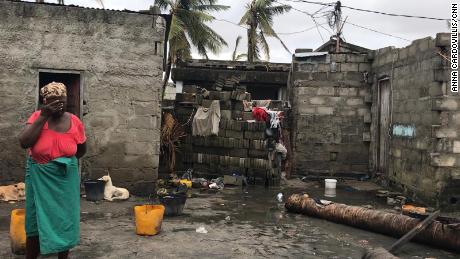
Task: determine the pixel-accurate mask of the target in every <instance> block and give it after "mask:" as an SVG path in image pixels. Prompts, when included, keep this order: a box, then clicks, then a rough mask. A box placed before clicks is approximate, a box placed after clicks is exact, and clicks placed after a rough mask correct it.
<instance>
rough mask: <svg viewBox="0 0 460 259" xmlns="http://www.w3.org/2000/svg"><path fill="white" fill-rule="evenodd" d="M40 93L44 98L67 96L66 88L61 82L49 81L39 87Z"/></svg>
mask: <svg viewBox="0 0 460 259" xmlns="http://www.w3.org/2000/svg"><path fill="white" fill-rule="evenodd" d="M40 95H41V96H42V97H43V98H45V99H47V98H50V97H61V96H67V90H66V87H65V85H64V84H63V83H57V82H51V83H49V84H47V85H45V86H44V87H42V89H40Z"/></svg>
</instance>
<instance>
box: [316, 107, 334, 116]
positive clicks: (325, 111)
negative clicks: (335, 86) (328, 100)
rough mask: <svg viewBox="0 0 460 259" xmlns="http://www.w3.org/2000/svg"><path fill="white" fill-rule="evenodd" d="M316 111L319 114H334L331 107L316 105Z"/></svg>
mask: <svg viewBox="0 0 460 259" xmlns="http://www.w3.org/2000/svg"><path fill="white" fill-rule="evenodd" d="M317 113H318V114H320V115H332V114H334V108H333V107H317Z"/></svg>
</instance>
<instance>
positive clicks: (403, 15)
mask: <svg viewBox="0 0 460 259" xmlns="http://www.w3.org/2000/svg"><path fill="white" fill-rule="evenodd" d="M284 1H288V2H297V3H307V4H317V5H323V6H334V5H335V3H322V2H312V1H306V0H284ZM341 7H342V8H348V9H351V10H355V11H360V12H367V13H375V14H382V15H388V16H393V17H406V18H418V19H428V20H436V21H446V20H449V19H442V18H436V17H427V16H417V15H408V14H395V13H387V12H380V11H375V10H367V9H361V8H356V7H351V6H345V5H342V6H341Z"/></svg>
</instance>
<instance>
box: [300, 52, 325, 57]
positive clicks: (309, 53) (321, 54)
mask: <svg viewBox="0 0 460 259" xmlns="http://www.w3.org/2000/svg"><path fill="white" fill-rule="evenodd" d="M327 54H328V52H301V53H294V57H296V58H306V57H318V56H324V55H327Z"/></svg>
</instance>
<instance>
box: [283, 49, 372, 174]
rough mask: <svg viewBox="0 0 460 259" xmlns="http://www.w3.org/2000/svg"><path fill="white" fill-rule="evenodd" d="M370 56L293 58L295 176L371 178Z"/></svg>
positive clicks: (346, 55) (290, 92) (292, 97)
mask: <svg viewBox="0 0 460 259" xmlns="http://www.w3.org/2000/svg"><path fill="white" fill-rule="evenodd" d="M369 72H370V64H369V61H368V56H367V54H330V55H327V56H326V57H325V58H324V59H323V60H321V61H318V59H317V58H316V59H313V58H312V59H309V58H306V59H305V58H303V59H296V58H295V59H294V60H293V71H292V74H291V83H290V89H289V95H290V101H291V103H292V107H293V108H292V114H293V115H292V116H293V118H294V119H293V129H292V131H293V133H292V134H293V140H292V143H293V150H294V161H295V162H294V174H297V175H311V174H318V175H324V176H327V175H336V176H338V177H345V176H352V177H353V176H356V175H357V174H358V175H359V174H367V173H368V171H369V141H370V133H369V127H370V122H371V116H370V107H371V106H370V102H371V92H370V84H369V82H368V74H369Z"/></svg>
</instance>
